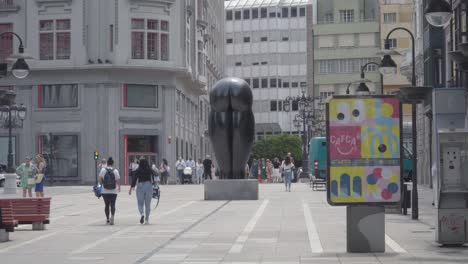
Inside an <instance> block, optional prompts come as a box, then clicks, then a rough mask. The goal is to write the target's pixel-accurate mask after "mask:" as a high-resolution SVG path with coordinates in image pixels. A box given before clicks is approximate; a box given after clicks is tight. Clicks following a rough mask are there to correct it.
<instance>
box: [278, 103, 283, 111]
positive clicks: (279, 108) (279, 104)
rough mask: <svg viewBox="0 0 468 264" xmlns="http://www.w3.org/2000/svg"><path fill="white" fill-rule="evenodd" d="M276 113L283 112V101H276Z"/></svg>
mask: <svg viewBox="0 0 468 264" xmlns="http://www.w3.org/2000/svg"><path fill="white" fill-rule="evenodd" d="M278 111H283V101H278Z"/></svg>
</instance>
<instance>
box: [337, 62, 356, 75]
mask: <svg viewBox="0 0 468 264" xmlns="http://www.w3.org/2000/svg"><path fill="white" fill-rule="evenodd" d="M353 71H354V60H338V72H339V73H351V72H353Z"/></svg>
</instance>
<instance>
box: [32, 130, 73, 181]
mask: <svg viewBox="0 0 468 264" xmlns="http://www.w3.org/2000/svg"><path fill="white" fill-rule="evenodd" d="M38 141H39V142H38V143H39V144H38V145H39V152H40V153H42V154H43V156H44V158H45V161H46V163H47V175H48V176H51V177H73V178H76V177H78V167H79V160H80V159H79V155H78V143H79V142H78V135H57V134H49V135H42V136H39V138H38ZM51 153H53V155H51Z"/></svg>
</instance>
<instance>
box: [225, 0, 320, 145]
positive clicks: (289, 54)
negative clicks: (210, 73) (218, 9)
mask: <svg viewBox="0 0 468 264" xmlns="http://www.w3.org/2000/svg"><path fill="white" fill-rule="evenodd" d="M311 2H312V1H310V0H288V1H284V0H281V1H280V0H277V1H274V0H273V1H272V0H247V1H241V0H228V1H224V4H225V12H226V13H225V54H226V60H225V69H226V74H227V75H228V76H232V77H239V78H241V79H244V80H245V81H246V82H247V83H248V84H249V85H250V87H251V88H252V91H253V97H254V103H253V112H254V114H255V122H256V125H255V130H256V134H257V139H259V138H262V137H264V136H268V135H273V134H279V133H283V132H286V133H297V132H296V128H295V127H294V125H293V122H292V120H293V119H294V116H295V114H297V111H298V105H297V104H293V105H292V106H291V111H289V112H286V111H285V109H284V108H283V102H284V100H285V99H286V97H288V96H297V95H300V94H301V91H302V90H303V91H304V92H305V93H306V94H310V93H309V91H312V89H313V86H312V85H313V81H312V80H313V59H312V57H311V54H313V53H312V48H313V46H312V43H311V40H312V38H311V35H312V25H313V23H312V22H313V21H312V14H313V12H312V3H311ZM308 54H309V56H308Z"/></svg>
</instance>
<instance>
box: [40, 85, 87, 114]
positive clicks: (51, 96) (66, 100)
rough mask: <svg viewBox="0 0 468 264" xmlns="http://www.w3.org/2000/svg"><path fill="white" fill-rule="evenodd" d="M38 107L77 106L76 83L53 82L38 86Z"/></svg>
mask: <svg viewBox="0 0 468 264" xmlns="http://www.w3.org/2000/svg"><path fill="white" fill-rule="evenodd" d="M38 107H39V108H72V107H78V85H76V84H55V85H39V86H38Z"/></svg>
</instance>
